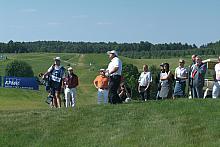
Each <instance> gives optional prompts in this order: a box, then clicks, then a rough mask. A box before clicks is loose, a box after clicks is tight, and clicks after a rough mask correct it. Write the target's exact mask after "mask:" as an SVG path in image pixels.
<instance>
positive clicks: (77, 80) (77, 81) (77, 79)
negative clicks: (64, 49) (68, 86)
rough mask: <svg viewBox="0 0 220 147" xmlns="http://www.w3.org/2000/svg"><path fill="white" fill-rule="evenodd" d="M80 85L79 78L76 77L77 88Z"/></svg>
mask: <svg viewBox="0 0 220 147" xmlns="http://www.w3.org/2000/svg"><path fill="white" fill-rule="evenodd" d="M78 85H79V78H78V76H77V75H76V87H77V86H78Z"/></svg>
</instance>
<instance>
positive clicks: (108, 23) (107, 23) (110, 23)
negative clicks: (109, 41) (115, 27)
mask: <svg viewBox="0 0 220 147" xmlns="http://www.w3.org/2000/svg"><path fill="white" fill-rule="evenodd" d="M112 24H113V23H112V22H97V25H112Z"/></svg>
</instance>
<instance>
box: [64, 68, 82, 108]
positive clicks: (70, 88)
mask: <svg viewBox="0 0 220 147" xmlns="http://www.w3.org/2000/svg"><path fill="white" fill-rule="evenodd" d="M63 81H64V86H65V91H64V93H65V100H66V102H65V105H66V107H69V106H70V107H73V108H74V107H75V104H76V87H77V86H78V85H79V80H78V76H77V75H75V74H74V73H73V68H72V67H69V68H68V75H67V76H66V77H65V78H64V80H63Z"/></svg>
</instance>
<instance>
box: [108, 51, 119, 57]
mask: <svg viewBox="0 0 220 147" xmlns="http://www.w3.org/2000/svg"><path fill="white" fill-rule="evenodd" d="M107 54H108V55H109V54H115V56H118V53H117V52H116V51H115V50H112V51H108V52H107Z"/></svg>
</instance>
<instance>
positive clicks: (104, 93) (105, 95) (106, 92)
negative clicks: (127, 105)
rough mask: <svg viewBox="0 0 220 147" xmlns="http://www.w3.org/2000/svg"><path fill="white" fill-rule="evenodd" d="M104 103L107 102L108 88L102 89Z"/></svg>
mask: <svg viewBox="0 0 220 147" xmlns="http://www.w3.org/2000/svg"><path fill="white" fill-rule="evenodd" d="M103 95H104V104H107V103H108V90H103Z"/></svg>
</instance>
